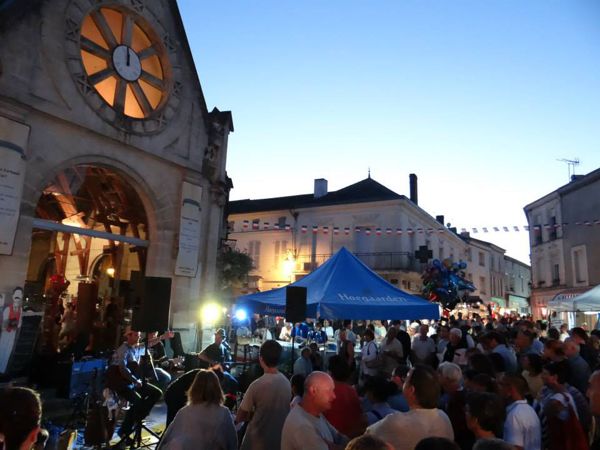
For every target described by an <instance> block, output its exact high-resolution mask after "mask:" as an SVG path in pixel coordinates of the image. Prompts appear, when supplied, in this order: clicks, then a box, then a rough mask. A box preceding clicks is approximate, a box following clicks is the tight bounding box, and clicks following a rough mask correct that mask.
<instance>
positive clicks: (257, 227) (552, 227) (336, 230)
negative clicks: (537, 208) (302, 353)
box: [230, 219, 600, 236]
mask: <svg viewBox="0 0 600 450" xmlns="http://www.w3.org/2000/svg"><path fill="white" fill-rule="evenodd" d="M594 226H600V219H595V220H582V221H577V222H571V223H568V222H563V223H553V224H548V223H545V224H539V225H533V226H530V225H510V226H508V225H502V226H480V227H456V228H453V229H455V230H456V231H457V232H458V233H470V234H486V233H487V234H489V233H502V234H503V233H520V232H530V231H533V232H534V233H535V234H537V233H541V232H542V230H546V231H558V230H561V229H567V228H575V227H594ZM309 229H310V230H312V233H313V234H319V233H321V234H324V235H328V234H330V232H331V234H333V235H335V236H338V235H340V234H341V233H342V232H343V233H344V235H345V236H348V235H350V233H351V231H352V230H354V233H362V234H364V235H366V236H371V235H375V236H393V235H394V234H395V235H396V236H402V235H403V234H406V235H408V236H413V235H415V234H428V235H430V234H435V233H438V234H441V233H445V232H447V231H448V230H449V229H448V228H445V227H438V228H434V227H427V228H424V227H415V228H413V227H406V228H402V227H396V228H392V227H379V226H377V227H375V226H371V227H360V226H354V227H348V226H345V227H340V226H337V225H336V226H333V225H312V224H311V225H305V224H303V225H300V226H299V227H298V230H299V231H300V232H301V233H307V232H308V230H309ZM292 230H293V228H292V226H291V225H290V224H284V225H283V224H279V223H273V224H271V223H270V222H266V221H265V222H262V224H261V222H260V221H258V220H253V221H252V222H250V221H249V220H244V221H242V230H241V231H242V232H248V231H288V232H289V231H292ZM233 231H234V230H230V232H233Z"/></svg>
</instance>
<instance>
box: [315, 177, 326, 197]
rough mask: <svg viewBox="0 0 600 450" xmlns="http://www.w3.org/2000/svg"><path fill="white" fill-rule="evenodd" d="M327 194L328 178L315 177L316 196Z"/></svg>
mask: <svg viewBox="0 0 600 450" xmlns="http://www.w3.org/2000/svg"><path fill="white" fill-rule="evenodd" d="M325 195H327V180H326V179H325V178H316V179H315V198H321V197H323V196H325Z"/></svg>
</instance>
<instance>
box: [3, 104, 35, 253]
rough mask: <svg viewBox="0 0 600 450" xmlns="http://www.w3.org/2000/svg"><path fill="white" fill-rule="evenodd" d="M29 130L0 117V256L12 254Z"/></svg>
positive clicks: (23, 178) (23, 180) (24, 126)
mask: <svg viewBox="0 0 600 450" xmlns="http://www.w3.org/2000/svg"><path fill="white" fill-rule="evenodd" d="M28 138H29V127H28V126H26V125H23V124H22V123H19V122H15V121H13V120H10V119H7V118H5V117H1V116H0V255H10V254H11V253H12V251H13V245H14V242H15V234H16V232H17V224H18V223H19V212H20V207H21V196H22V194H23V183H24V182H25V168H26V163H25V150H24V149H25V147H26V145H27V139H28Z"/></svg>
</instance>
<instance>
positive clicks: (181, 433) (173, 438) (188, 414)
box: [158, 369, 237, 450]
mask: <svg viewBox="0 0 600 450" xmlns="http://www.w3.org/2000/svg"><path fill="white" fill-rule="evenodd" d="M203 449H204V450H236V449H237V434H236V431H235V427H234V425H233V418H232V416H231V412H230V411H229V409H227V408H226V407H225V406H223V391H222V390H221V385H220V384H219V378H218V377H217V375H216V374H215V373H214V372H213V371H212V370H204V369H202V370H200V371H199V372H198V373H197V374H196V378H194V382H193V383H192V386H191V387H190V389H189V390H188V404H187V406H185V407H183V408H182V409H180V410H179V412H178V413H177V415H176V416H175V419H174V420H173V422H172V423H171V424H170V425H169V427H168V428H167V430H166V431H165V434H164V436H163V438H162V440H161V442H160V445H159V446H158V450H203Z"/></svg>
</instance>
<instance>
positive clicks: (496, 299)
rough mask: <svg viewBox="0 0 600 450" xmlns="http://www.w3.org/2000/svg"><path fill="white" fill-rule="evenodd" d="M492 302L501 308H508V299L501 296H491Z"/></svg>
mask: <svg viewBox="0 0 600 450" xmlns="http://www.w3.org/2000/svg"><path fill="white" fill-rule="evenodd" d="M490 303H495V304H496V305H498V306H499V307H500V308H506V300H505V299H503V298H500V297H490Z"/></svg>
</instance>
